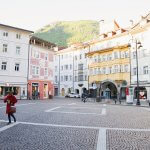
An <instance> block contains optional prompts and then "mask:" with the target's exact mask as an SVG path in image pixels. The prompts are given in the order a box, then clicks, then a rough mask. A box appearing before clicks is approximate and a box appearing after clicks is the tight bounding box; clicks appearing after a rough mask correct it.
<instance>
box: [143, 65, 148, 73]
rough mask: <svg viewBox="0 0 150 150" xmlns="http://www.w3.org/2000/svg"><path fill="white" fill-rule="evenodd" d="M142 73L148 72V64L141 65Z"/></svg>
mask: <svg viewBox="0 0 150 150" xmlns="http://www.w3.org/2000/svg"><path fill="white" fill-rule="evenodd" d="M143 74H148V66H144V67H143Z"/></svg>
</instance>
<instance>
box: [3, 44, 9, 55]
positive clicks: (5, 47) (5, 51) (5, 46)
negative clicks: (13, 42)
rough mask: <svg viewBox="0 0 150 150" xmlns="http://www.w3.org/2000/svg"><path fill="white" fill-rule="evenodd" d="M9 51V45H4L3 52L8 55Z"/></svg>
mask: <svg viewBox="0 0 150 150" xmlns="http://www.w3.org/2000/svg"><path fill="white" fill-rule="evenodd" d="M7 49H8V45H7V44H3V52H4V53H7Z"/></svg>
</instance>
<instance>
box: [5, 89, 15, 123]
mask: <svg viewBox="0 0 150 150" xmlns="http://www.w3.org/2000/svg"><path fill="white" fill-rule="evenodd" d="M4 103H7V105H6V114H8V121H9V122H8V123H7V124H8V125H9V124H11V117H12V118H13V119H14V122H16V118H15V116H14V113H15V107H14V106H15V103H17V99H16V97H15V96H14V95H13V92H12V91H9V92H8V95H7V96H6V97H5V98H4Z"/></svg>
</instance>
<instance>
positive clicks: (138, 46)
mask: <svg viewBox="0 0 150 150" xmlns="http://www.w3.org/2000/svg"><path fill="white" fill-rule="evenodd" d="M131 40H132V42H133V41H134V43H135V52H136V79H137V82H136V84H137V87H136V88H137V92H136V94H137V101H136V105H141V103H140V99H139V72H138V71H139V64H138V51H137V50H138V49H139V48H140V47H142V45H141V42H140V41H138V40H137V39H131ZM130 56H131V55H130ZM130 59H131V58H130ZM130 66H131V60H130ZM130 73H131V70H130ZM130 84H131V79H130Z"/></svg>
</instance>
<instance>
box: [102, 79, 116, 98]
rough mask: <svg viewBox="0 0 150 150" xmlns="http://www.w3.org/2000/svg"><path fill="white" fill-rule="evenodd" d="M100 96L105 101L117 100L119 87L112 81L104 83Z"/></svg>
mask: <svg viewBox="0 0 150 150" xmlns="http://www.w3.org/2000/svg"><path fill="white" fill-rule="evenodd" d="M100 95H101V98H103V99H117V97H118V89H117V85H116V84H115V83H113V82H111V81H108V80H107V81H104V82H102V83H101V88H100Z"/></svg>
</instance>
